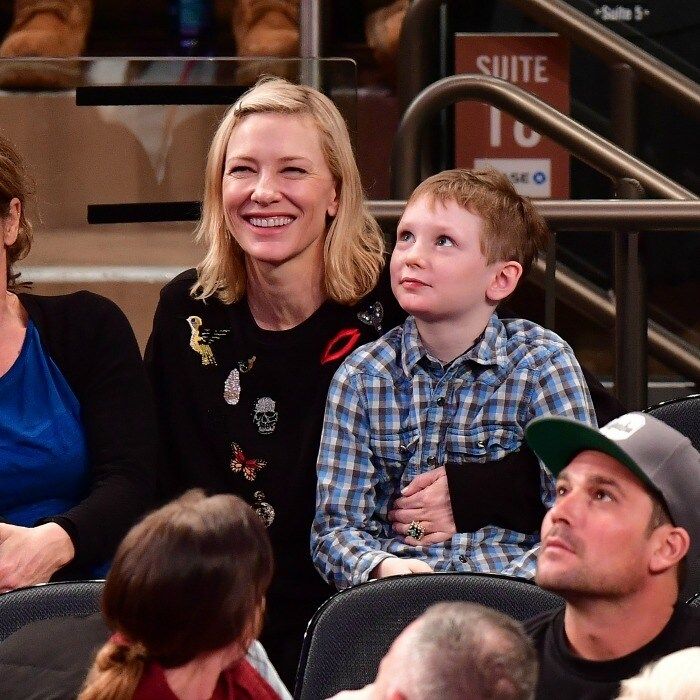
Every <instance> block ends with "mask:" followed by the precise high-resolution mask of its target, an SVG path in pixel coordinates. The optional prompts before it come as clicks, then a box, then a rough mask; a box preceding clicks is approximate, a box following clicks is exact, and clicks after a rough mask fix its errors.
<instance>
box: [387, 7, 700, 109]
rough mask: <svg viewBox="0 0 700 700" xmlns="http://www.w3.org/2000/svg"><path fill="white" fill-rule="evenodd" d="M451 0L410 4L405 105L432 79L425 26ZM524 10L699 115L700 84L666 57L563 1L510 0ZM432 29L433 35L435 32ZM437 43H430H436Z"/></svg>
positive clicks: (402, 87) (402, 57)
mask: <svg viewBox="0 0 700 700" xmlns="http://www.w3.org/2000/svg"><path fill="white" fill-rule="evenodd" d="M445 1H446V0H413V2H412V3H411V4H410V5H409V7H408V10H407V12H406V17H405V19H404V24H403V27H402V30H401V37H400V43H399V65H400V66H404V70H403V71H401V73H400V74H399V80H398V86H399V101H400V103H401V106H403V107H405V106H407V105H408V103H410V101H411V100H412V99H413V97H414V96H415V95H417V94H418V92H419V91H420V90H421V89H422V88H423V87H425V86H426V85H427V84H429V83H430V82H432V81H433V79H434V75H435V74H434V73H432V74H427V75H426V72H428V71H429V70H430V68H431V67H433V68H434V67H435V65H436V59H435V57H434V56H433V55H432V54H435V51H434V50H433V51H432V52H430V51H429V50H428V47H427V44H428V42H425V41H422V37H423V36H425V26H426V25H429V24H430V23H436V21H437V20H436V16H437V9H438V8H439V7H440V5H442V3H443V2H445ZM508 2H509V3H510V4H511V5H515V6H516V7H518V8H519V9H520V10H521V11H522V12H524V13H525V14H527V15H528V16H530V17H532V18H533V19H535V20H536V21H537V22H539V23H541V24H544V25H546V26H548V27H550V28H552V29H554V30H555V31H558V32H559V33H560V34H562V35H565V36H567V37H569V38H570V39H571V40H572V41H573V42H574V43H575V44H578V45H579V46H581V47H582V48H584V49H587V50H588V51H590V52H591V53H594V54H595V55H597V56H599V57H600V58H601V59H602V60H603V61H605V62H606V63H607V64H609V65H612V64H615V63H627V64H628V65H630V66H632V68H634V70H635V73H636V75H637V77H638V78H639V80H641V81H642V82H644V83H646V84H647V85H649V86H650V87H651V88H654V89H655V90H658V91H659V92H661V93H663V94H664V95H666V96H667V97H668V98H670V99H671V100H673V101H674V102H676V103H677V104H678V105H679V106H680V107H682V108H683V109H684V110H685V111H686V112H687V113H689V114H690V115H691V116H693V117H695V118H697V117H698V115H699V114H700V86H698V84H697V83H696V82H695V81H693V80H691V79H690V78H688V77H687V76H685V75H683V74H682V73H680V72H679V71H677V70H675V69H673V68H671V67H670V66H667V65H666V64H665V63H664V62H663V61H660V60H659V59H657V58H655V57H654V56H652V55H651V54H650V53H648V52H646V51H644V50H642V49H640V48H639V47H637V46H635V45H634V44H633V43H632V42H630V41H628V40H627V39H625V38H623V37H621V36H619V35H618V34H616V33H615V32H613V31H612V30H610V29H608V28H607V27H604V26H602V25H600V24H598V23H597V22H596V21H595V20H593V19H591V18H590V17H588V16H586V15H585V14H584V13H583V12H581V11H580V10H577V9H575V8H574V7H572V6H571V5H569V4H567V3H566V2H564V1H563V0H508ZM434 34H435V32H434V31H433V32H431V34H430V36H434ZM432 46H433V44H431V47H432Z"/></svg>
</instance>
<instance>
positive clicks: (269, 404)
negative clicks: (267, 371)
mask: <svg viewBox="0 0 700 700" xmlns="http://www.w3.org/2000/svg"><path fill="white" fill-rule="evenodd" d="M278 418H279V413H277V411H276V410H275V402H274V401H273V400H272V399H271V398H270V397H269V396H263V397H262V398H260V399H258V400H257V401H256V402H255V408H254V409H253V423H255V426H256V427H257V429H258V432H259V433H260V434H261V435H269V434H270V433H273V432H274V431H275V428H276V427H277V420H278Z"/></svg>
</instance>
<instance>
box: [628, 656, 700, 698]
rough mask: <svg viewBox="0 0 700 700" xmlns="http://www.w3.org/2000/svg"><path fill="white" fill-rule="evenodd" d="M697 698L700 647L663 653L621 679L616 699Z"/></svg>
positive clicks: (699, 684) (699, 680) (699, 696)
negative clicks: (658, 657)
mask: <svg viewBox="0 0 700 700" xmlns="http://www.w3.org/2000/svg"><path fill="white" fill-rule="evenodd" d="M697 698H700V647H689V648H688V649H683V650H682V651H676V652H674V653H673V654H669V655H668V656H664V657H663V658H661V659H659V660H658V661H655V662H654V663H652V664H649V665H648V666H645V667H644V668H643V669H642V670H641V671H640V672H639V674H638V675H636V676H635V677H634V678H630V679H629V680H626V681H623V682H622V685H621V686H620V695H618V698H617V700H697Z"/></svg>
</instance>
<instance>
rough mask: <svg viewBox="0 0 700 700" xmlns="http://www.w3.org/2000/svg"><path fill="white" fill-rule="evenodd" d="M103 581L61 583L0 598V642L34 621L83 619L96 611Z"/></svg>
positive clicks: (98, 606)
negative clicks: (68, 618)
mask: <svg viewBox="0 0 700 700" xmlns="http://www.w3.org/2000/svg"><path fill="white" fill-rule="evenodd" d="M103 587H104V581H102V580H100V581H61V582H57V583H45V584H41V585H39V586H30V587H29V588H18V589H16V590H14V591H10V592H9V593H3V594H2V595H0V641H2V640H4V639H6V638H7V637H9V636H10V635H11V634H12V633H13V632H16V631H17V630H18V629H20V628H22V627H24V626H25V625H26V624H28V623H30V622H34V621H36V620H48V619H51V618H55V617H71V616H80V617H82V616H87V615H92V614H93V613H96V612H99V610H100V598H101V597H102V588H103Z"/></svg>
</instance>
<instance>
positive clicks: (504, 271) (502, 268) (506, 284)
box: [486, 260, 523, 302]
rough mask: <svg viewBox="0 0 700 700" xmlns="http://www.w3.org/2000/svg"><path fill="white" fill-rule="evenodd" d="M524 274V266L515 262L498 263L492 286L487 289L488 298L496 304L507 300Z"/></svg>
mask: <svg viewBox="0 0 700 700" xmlns="http://www.w3.org/2000/svg"><path fill="white" fill-rule="evenodd" d="M522 274H523V266H522V265H521V264H520V263H519V262H516V261H515V260H508V261H507V262H502V263H498V264H497V265H496V267H495V268H494V274H493V277H492V278H491V284H489V286H488V288H487V289H486V298H487V299H488V300H489V301H494V302H499V301H501V300H502V299H505V298H506V297H507V296H509V295H510V294H512V293H513V292H514V291H515V288H516V287H517V286H518V282H519V280H520V277H521V276H522Z"/></svg>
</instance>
